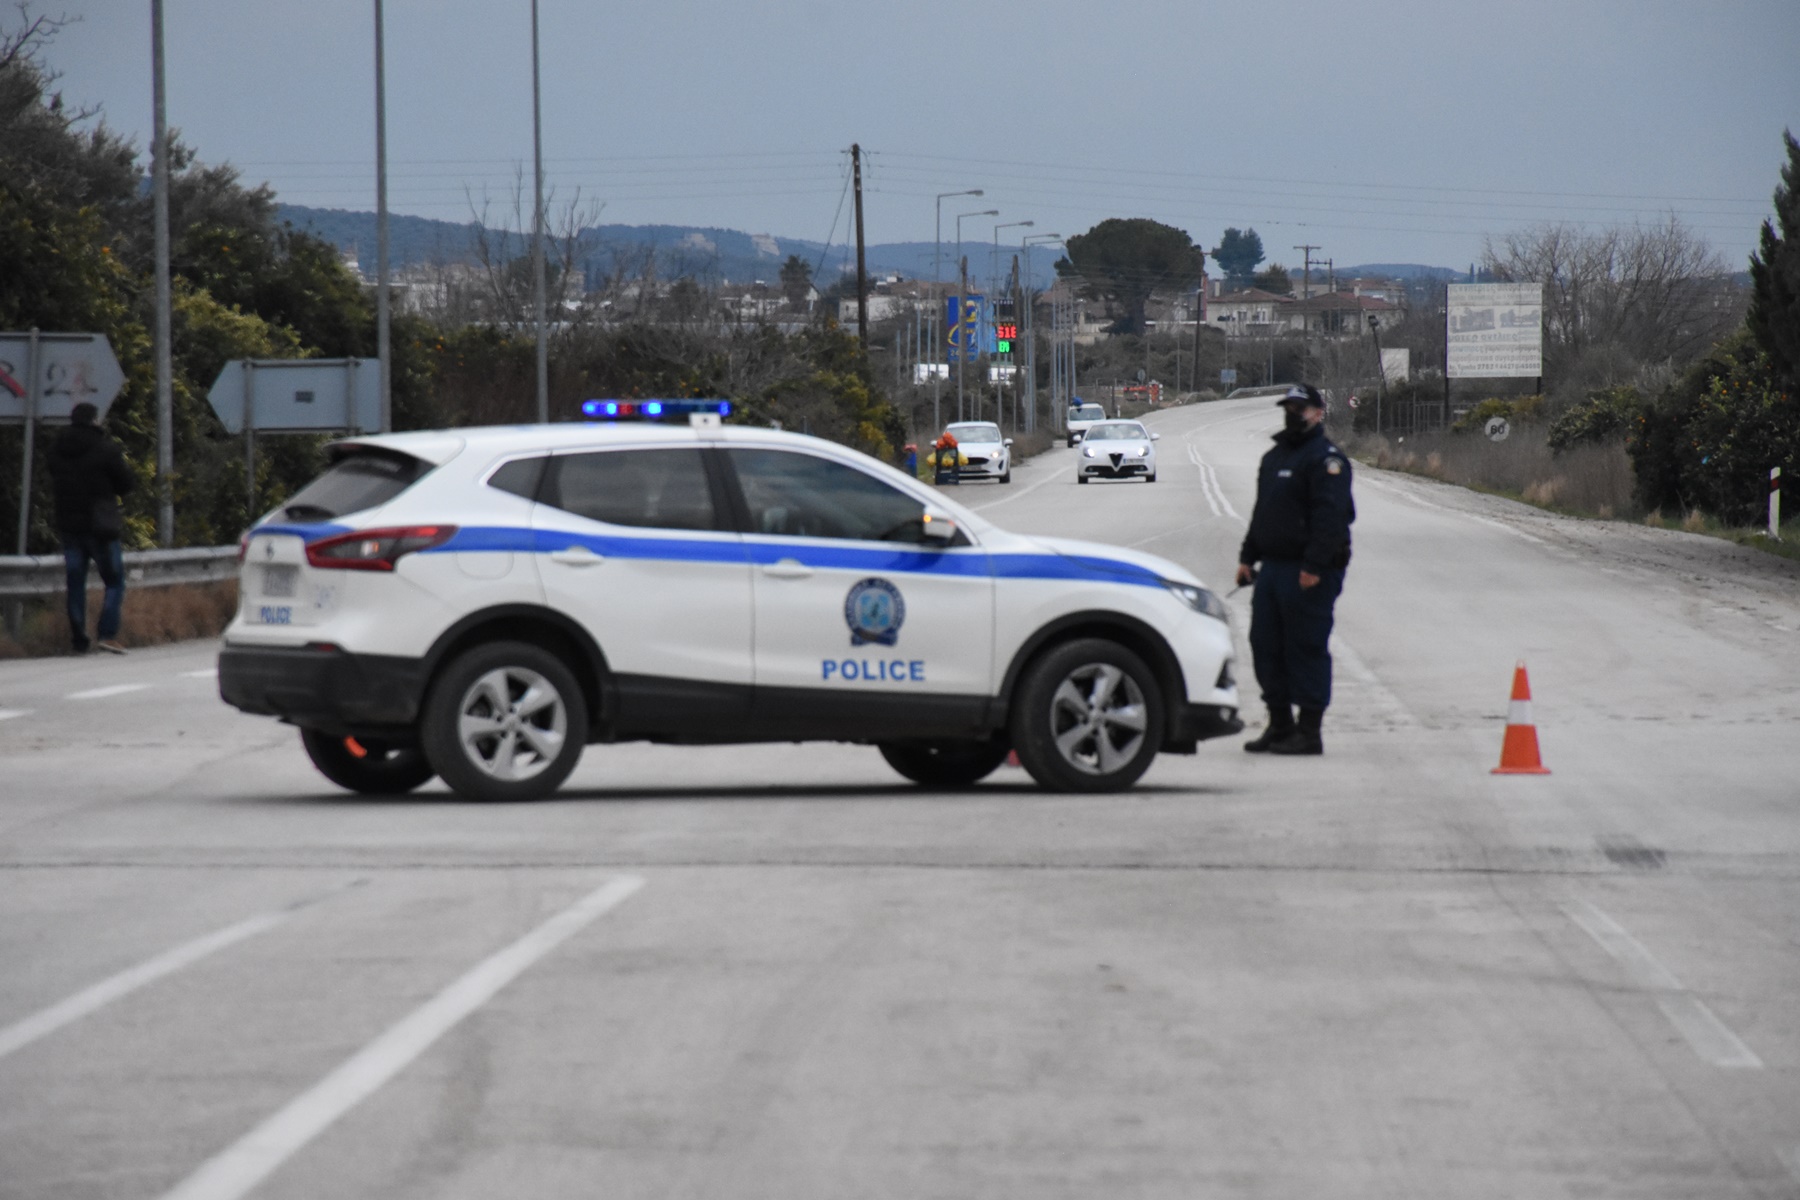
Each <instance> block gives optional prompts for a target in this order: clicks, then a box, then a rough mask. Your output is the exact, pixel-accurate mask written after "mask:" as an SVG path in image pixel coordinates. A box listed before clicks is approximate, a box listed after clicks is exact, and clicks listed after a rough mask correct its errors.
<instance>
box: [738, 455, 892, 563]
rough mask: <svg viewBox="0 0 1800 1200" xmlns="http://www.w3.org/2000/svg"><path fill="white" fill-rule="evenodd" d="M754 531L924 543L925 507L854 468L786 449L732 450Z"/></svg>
mask: <svg viewBox="0 0 1800 1200" xmlns="http://www.w3.org/2000/svg"><path fill="white" fill-rule="evenodd" d="M729 454H730V455H731V463H732V466H733V467H734V468H735V469H736V471H737V477H738V482H739V483H740V484H741V485H742V487H743V491H744V502H745V504H746V505H748V507H749V510H750V531H751V532H752V533H772V534H784V535H786V536H789V537H814V538H844V539H855V540H858V541H869V542H922V541H924V540H925V535H924V520H923V518H924V515H925V505H924V504H923V503H921V502H920V501H918V500H915V499H913V498H912V497H911V496H909V495H907V494H906V493H905V492H902V491H899V490H898V489H896V488H893V487H890V486H888V485H887V484H885V483H883V482H881V481H880V480H879V479H875V478H873V477H871V476H869V475H865V474H863V473H862V472H861V471H858V470H857V469H856V468H855V467H849V466H845V465H844V464H843V463H837V462H832V461H831V460H830V459H825V458H815V457H813V456H812V455H810V454H796V453H793V452H791V451H787V450H750V449H734V450H731V451H729Z"/></svg>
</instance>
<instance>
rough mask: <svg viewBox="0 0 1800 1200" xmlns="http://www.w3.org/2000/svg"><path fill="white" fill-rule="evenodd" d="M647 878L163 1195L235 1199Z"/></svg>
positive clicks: (492, 964)
mask: <svg viewBox="0 0 1800 1200" xmlns="http://www.w3.org/2000/svg"><path fill="white" fill-rule="evenodd" d="M643 886H644V881H643V880H642V879H641V878H638V877H637V876H632V875H625V876H620V877H619V878H617V879H614V880H611V881H610V882H608V883H605V884H603V885H601V886H600V887H599V888H596V889H595V890H594V891H592V892H589V893H588V894H587V895H586V896H584V897H582V898H581V899H580V900H577V901H576V902H575V903H574V904H572V905H570V906H569V907H568V908H565V909H563V910H562V911H561V912H559V913H557V914H556V915H555V916H553V917H551V918H550V919H549V920H548V921H545V922H544V923H543V924H542V925H539V926H538V927H537V928H536V929H533V930H532V931H531V932H530V933H527V934H526V935H525V936H524V937H522V938H520V939H519V940H518V941H516V942H514V943H513V944H512V945H510V946H508V947H506V948H505V949H503V950H501V951H499V952H497V953H495V954H493V955H492V956H490V957H488V958H487V959H484V960H483V961H482V962H480V963H478V964H476V966H475V967H474V968H472V969H471V970H470V971H469V972H468V973H467V974H465V975H463V976H462V978H460V979H458V980H456V982H454V983H452V984H451V985H450V986H449V987H447V988H445V989H444V990H443V991H441V992H439V993H438V994H437V995H435V996H433V997H432V998H431V999H430V1000H427V1001H426V1002H425V1003H424V1004H423V1005H421V1006H420V1007H418V1008H416V1009H414V1010H413V1011H412V1012H410V1013H408V1014H407V1015H406V1016H404V1017H402V1018H401V1019H400V1020H399V1022H398V1023H396V1024H394V1025H392V1026H390V1027H389V1028H388V1030H387V1032H385V1033H383V1034H382V1035H381V1036H380V1037H378V1038H376V1039H375V1040H374V1041H372V1042H370V1043H369V1044H368V1045H367V1046H364V1047H363V1048H362V1049H361V1050H359V1051H357V1052H356V1053H355V1054H353V1055H351V1056H350V1057H349V1058H348V1059H346V1060H344V1062H343V1063H342V1064H340V1065H339V1066H338V1067H337V1068H336V1069H335V1070H333V1071H332V1072H331V1073H330V1074H329V1075H327V1076H325V1078H323V1079H321V1080H320V1081H319V1082H318V1083H316V1084H314V1085H313V1086H312V1087H311V1088H309V1089H307V1090H306V1091H305V1092H302V1093H301V1094H300V1095H299V1096H296V1097H295V1098H294V1099H293V1100H291V1101H289V1102H288V1104H287V1106H286V1107H285V1108H283V1109H281V1111H279V1112H277V1113H275V1114H274V1115H273V1116H271V1117H269V1118H268V1119H267V1120H265V1121H264V1122H263V1123H262V1124H260V1125H258V1126H257V1127H256V1128H255V1129H252V1130H251V1131H250V1132H249V1133H247V1134H245V1135H244V1136H243V1137H241V1138H239V1139H238V1140H237V1141H236V1142H234V1143H232V1144H231V1145H230V1146H228V1147H226V1148H225V1149H224V1150H222V1151H220V1152H219V1153H218V1154H216V1155H214V1156H213V1157H212V1158H210V1159H208V1160H207V1161H206V1162H205V1163H203V1164H202V1165H201V1167H200V1169H199V1170H197V1171H195V1172H194V1173H193V1174H192V1175H189V1176H188V1177H187V1178H186V1179H185V1180H183V1181H182V1182H181V1183H179V1184H177V1185H176V1186H175V1187H174V1188H173V1189H171V1190H170V1191H168V1192H167V1193H165V1194H164V1197H163V1200H237V1198H238V1197H240V1196H242V1195H244V1194H245V1193H246V1192H248V1191H250V1189H252V1188H254V1187H255V1186H256V1185H257V1184H259V1183H261V1182H262V1181H263V1180H264V1179H267V1178H268V1177H269V1176H270V1175H271V1174H273V1173H274V1172H275V1170H276V1169H277V1168H278V1167H280V1166H281V1164H282V1163H284V1162H286V1161H287V1160H288V1159H289V1158H290V1157H292V1156H293V1155H294V1154H295V1153H296V1152H297V1151H299V1150H300V1149H301V1148H302V1147H304V1146H305V1145H306V1144H307V1143H308V1142H310V1141H312V1139H313V1138H315V1137H317V1136H318V1135H319V1134H321V1133H323V1132H324V1131H325V1130H326V1129H328V1128H330V1126H331V1125H332V1123H333V1122H335V1121H336V1120H337V1119H338V1118H339V1117H341V1116H343V1115H344V1114H345V1113H347V1112H349V1111H350V1110H351V1109H352V1108H354V1107H356V1105H358V1104H360V1103H361V1102H362V1101H364V1100H366V1099H368V1098H369V1097H370V1096H372V1095H374V1094H375V1092H376V1091H378V1090H379V1089H380V1088H381V1087H382V1085H384V1084H386V1083H387V1082H388V1080H390V1079H392V1078H393V1077H394V1076H395V1075H398V1074H399V1073H400V1072H401V1071H402V1070H404V1069H405V1068H406V1067H407V1065H408V1064H410V1063H411V1062H412V1061H413V1060H414V1059H416V1058H418V1057H419V1056H420V1055H421V1054H423V1053H425V1051H426V1050H428V1049H430V1048H431V1046H432V1044H433V1043H434V1042H436V1041H437V1040H438V1039H439V1038H440V1037H442V1036H444V1034H446V1033H448V1032H449V1031H450V1030H451V1029H452V1028H454V1027H455V1026H456V1025H457V1023H458V1022H460V1021H461V1020H462V1019H463V1018H464V1017H467V1016H468V1015H469V1014H470V1013H473V1012H474V1011H475V1010H476V1009H478V1008H480V1007H481V1006H482V1005H484V1004H486V1003H487V1002H488V1001H489V1000H491V999H493V998H494V996H495V994H496V993H498V992H499V991H500V989H501V988H503V987H505V986H506V985H507V984H509V983H511V982H512V981H513V980H514V979H517V978H518V977H519V976H520V975H521V974H523V973H524V972H525V971H526V969H527V968H529V967H530V966H531V965H532V964H533V963H535V962H537V961H538V960H539V959H541V958H543V957H544V956H545V955H547V954H549V953H550V952H551V951H552V950H554V949H556V947H558V946H560V945H561V944H562V943H563V942H565V941H567V940H568V939H569V938H571V937H573V936H574V935H575V934H577V933H579V932H580V931H581V930H582V929H583V928H585V927H586V926H587V925H588V924H590V923H591V922H593V921H594V920H595V919H596V918H598V917H600V916H601V915H602V914H604V913H606V912H607V911H609V910H611V909H613V908H615V907H617V906H618V905H619V904H620V903H622V902H623V901H624V900H625V899H626V898H628V897H629V896H630V895H631V894H632V893H633V892H635V891H637V890H638V889H639V888H641V887H643Z"/></svg>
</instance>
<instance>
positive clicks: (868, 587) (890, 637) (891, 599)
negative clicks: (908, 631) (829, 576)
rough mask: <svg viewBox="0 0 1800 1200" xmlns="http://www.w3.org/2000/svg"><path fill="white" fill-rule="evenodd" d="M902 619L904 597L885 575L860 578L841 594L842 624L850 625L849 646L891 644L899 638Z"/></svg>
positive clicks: (904, 616) (904, 609)
mask: <svg viewBox="0 0 1800 1200" xmlns="http://www.w3.org/2000/svg"><path fill="white" fill-rule="evenodd" d="M905 621H906V601H905V600H903V599H901V597H900V589H899V588H897V587H895V586H894V585H893V584H891V583H889V582H888V581H887V580H885V579H879V578H875V577H873V576H871V577H870V578H868V579H864V580H861V581H860V582H858V583H856V584H855V585H854V586H853V587H851V589H850V592H849V594H848V595H846V596H845V597H844V624H846V625H848V626H850V644H851V645H852V646H867V645H871V644H873V645H877V646H892V645H893V644H894V643H895V642H897V641H899V640H900V626H901V625H902V624H904V623H905Z"/></svg>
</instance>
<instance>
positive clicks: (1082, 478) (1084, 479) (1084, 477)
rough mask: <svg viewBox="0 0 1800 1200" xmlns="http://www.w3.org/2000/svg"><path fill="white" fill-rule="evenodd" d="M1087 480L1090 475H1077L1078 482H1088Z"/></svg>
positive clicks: (1076, 480)
mask: <svg viewBox="0 0 1800 1200" xmlns="http://www.w3.org/2000/svg"><path fill="white" fill-rule="evenodd" d="M1087 481H1088V477H1087V476H1086V475H1077V476H1076V477H1075V482H1076V483H1086V482H1087Z"/></svg>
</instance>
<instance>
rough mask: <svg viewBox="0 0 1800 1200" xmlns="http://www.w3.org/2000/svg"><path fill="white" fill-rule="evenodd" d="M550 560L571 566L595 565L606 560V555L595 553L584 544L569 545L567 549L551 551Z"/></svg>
mask: <svg viewBox="0 0 1800 1200" xmlns="http://www.w3.org/2000/svg"><path fill="white" fill-rule="evenodd" d="M550 561H551V562H555V563H563V564H565V565H567V566H571V567H597V566H599V565H600V564H601V563H603V562H605V561H606V556H605V555H603V554H595V553H594V552H593V551H592V550H589V549H588V548H587V547H586V546H570V547H568V548H567V549H563V550H553V551H551V553H550Z"/></svg>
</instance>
